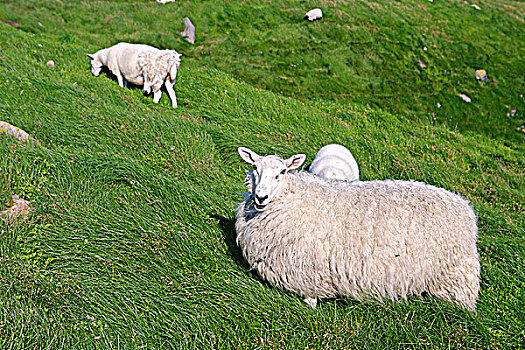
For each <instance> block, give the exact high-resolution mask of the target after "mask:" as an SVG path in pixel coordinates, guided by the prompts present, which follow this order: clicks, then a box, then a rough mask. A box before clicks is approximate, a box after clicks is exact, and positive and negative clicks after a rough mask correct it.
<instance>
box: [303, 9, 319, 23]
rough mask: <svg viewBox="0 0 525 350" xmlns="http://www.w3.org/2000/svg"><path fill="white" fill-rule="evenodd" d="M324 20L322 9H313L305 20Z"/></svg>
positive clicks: (306, 15)
mask: <svg viewBox="0 0 525 350" xmlns="http://www.w3.org/2000/svg"><path fill="white" fill-rule="evenodd" d="M321 18H323V11H321V9H313V10H310V11H308V12H306V13H305V15H304V19H307V20H309V21H310V22H312V21H315V20H318V19H321Z"/></svg>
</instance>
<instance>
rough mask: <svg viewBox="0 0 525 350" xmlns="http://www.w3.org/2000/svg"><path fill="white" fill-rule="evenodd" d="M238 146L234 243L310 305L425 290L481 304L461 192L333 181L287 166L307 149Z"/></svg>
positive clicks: (472, 219) (265, 274)
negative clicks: (239, 193) (240, 166)
mask: <svg viewBox="0 0 525 350" xmlns="http://www.w3.org/2000/svg"><path fill="white" fill-rule="evenodd" d="M238 152H239V155H240V156H241V158H242V159H244V160H245V161H246V162H248V163H249V164H251V165H252V166H253V170H252V171H251V172H249V176H250V182H251V183H250V184H249V185H248V188H249V189H250V193H249V194H248V195H247V196H246V197H245V199H244V201H243V202H242V203H241V204H240V205H239V207H238V209H237V214H236V222H235V229H236V232H237V239H236V242H237V245H238V246H239V248H240V250H241V252H242V254H243V256H244V258H245V259H246V261H247V263H248V264H249V265H250V267H251V269H252V270H254V271H256V272H257V274H258V275H259V276H260V277H261V278H262V279H264V280H266V281H268V282H269V283H270V284H272V285H275V286H277V287H279V288H281V289H284V290H286V291H290V292H293V293H295V294H297V295H299V296H301V297H303V298H305V301H306V302H307V303H308V304H309V305H311V306H312V307H315V306H316V304H317V301H318V300H322V299H327V298H339V297H350V298H355V299H365V298H376V299H379V300H384V299H389V300H392V301H394V300H399V299H404V300H406V299H407V298H408V297H409V296H413V295H421V294H422V293H428V294H430V295H433V296H435V297H439V298H443V299H445V300H448V301H451V302H455V303H457V304H459V305H461V306H464V307H466V308H468V309H469V310H472V311H475V309H476V300H477V296H478V293H479V279H480V264H479V257H478V251H477V247H476V237H477V230H478V229H477V224H476V221H477V218H476V215H475V214H474V211H473V209H472V207H471V206H470V205H469V202H468V201H466V200H465V199H463V198H462V197H461V196H459V195H457V194H454V193H452V192H449V191H447V190H445V189H442V188H438V187H435V186H431V185H428V184H425V183H422V182H415V181H403V180H383V181H381V180H374V181H355V182H347V181H327V180H325V179H322V178H320V177H318V176H315V175H313V174H310V173H308V172H305V171H299V172H295V173H294V172H291V171H290V170H292V169H297V168H298V167H299V166H301V165H302V163H303V162H304V160H305V158H306V157H305V155H304V154H296V155H294V156H292V157H290V158H288V159H283V158H282V157H280V156H277V155H269V156H264V157H263V156H259V155H258V154H257V153H255V152H253V151H252V150H250V149H248V148H245V147H239V149H238Z"/></svg>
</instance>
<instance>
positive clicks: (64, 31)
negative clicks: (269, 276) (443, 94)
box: [0, 1, 525, 349]
mask: <svg viewBox="0 0 525 350" xmlns="http://www.w3.org/2000/svg"><path fill="white" fill-rule="evenodd" d="M502 3H505V4H510V2H502ZM191 4H192V3H191V2H183V3H180V4H177V6H175V5H174V4H172V5H174V6H171V5H164V6H160V5H157V4H156V3H155V2H153V1H143V2H131V1H129V2H123V1H122V2H106V1H97V2H74V1H70V2H62V3H57V2H55V1H38V2H37V1H23V2H16V3H15V2H9V1H8V2H4V3H2V4H0V13H2V17H3V18H6V19H9V20H13V21H19V22H21V23H22V25H21V27H20V28H19V29H16V28H13V27H10V26H7V25H4V24H1V23H0V74H1V75H2V77H3V78H2V80H0V120H4V121H8V122H10V123H12V124H14V125H17V126H19V127H21V128H22V129H24V130H26V131H28V132H29V133H30V134H31V135H32V136H34V137H35V138H36V139H38V140H39V141H40V143H41V145H40V146H39V145H36V144H30V143H29V144H26V143H19V142H15V140H13V139H10V138H6V137H1V138H0V155H2V156H1V157H0V169H2V173H3V175H2V176H3V178H2V177H0V180H6V179H8V180H9V181H8V182H9V184H8V185H3V186H4V187H0V189H2V188H3V189H4V192H9V191H12V193H16V194H18V195H20V196H21V197H23V198H25V199H28V200H30V201H31V202H32V205H33V208H34V211H33V212H32V213H31V215H30V216H29V218H28V219H27V220H26V221H17V222H14V223H12V224H7V223H4V222H2V221H0V224H1V225H2V226H0V237H1V239H0V348H23V349H26V348H29V349H30V348H51V349H61V348H64V349H71V348H75V349H80V348H84V349H86V348H148V349H155V348H161V349H165V348H181V349H188V348H214V349H218V348H234V349H243V348H246V349H251V348H264V349H304V348H307V347H308V348H319V349H325V348H333V349H339V348H389V349H392V348H399V349H403V348H423V349H427V348H430V349H443V348H451V349H455V348H468V349H471V348H472V349H480V348H494V349H500V348H518V349H519V348H523V347H524V346H525V345H524V338H525V333H524V331H523V330H524V329H525V321H524V320H525V314H524V306H525V248H524V247H525V238H524V237H525V235H524V234H525V229H524V228H525V218H524V216H523V206H524V203H525V194H524V191H523V189H524V188H525V176H524V175H525V174H524V173H525V171H524V169H525V160H524V157H523V151H524V150H525V148H524V145H523V142H522V140H521V139H519V138H513V137H512V136H511V137H509V138H508V139H506V140H503V139H495V140H494V139H491V138H489V137H488V136H486V135H485V132H484V131H483V130H484V129H483V128H484V127H485V126H482V127H481V128H480V132H479V133H478V132H477V131H471V132H458V131H451V130H450V129H449V128H448V127H447V126H446V125H442V124H441V123H439V122H434V123H428V122H426V121H425V120H424V119H418V118H413V117H412V114H410V113H403V112H399V113H398V114H395V115H394V114H391V113H389V112H387V111H384V110H381V109H378V108H375V107H374V108H370V107H366V106H363V105H362V104H359V103H355V102H354V103H349V101H351V99H350V100H347V99H346V97H345V96H344V95H343V94H340V95H339V94H338V93H337V91H338V90H333V91H332V90H330V89H329V88H327V87H326V86H322V85H321V84H319V89H318V90H319V93H318V95H317V94H314V95H313V96H314V97H316V98H315V99H309V97H310V94H309V92H308V91H314V90H315V89H313V88H311V89H312V90H308V89H304V90H301V89H302V88H301V89H300V87H301V86H302V85H298V87H297V91H298V92H297V95H298V96H296V97H298V98H295V97H287V96H282V95H280V94H276V93H274V92H272V91H269V90H274V91H278V90H279V89H280V85H279V84H278V83H277V82H272V81H271V80H268V81H265V79H264V77H265V75H266V76H270V75H272V74H277V72H279V70H277V69H275V67H277V66H278V65H279V62H278V61H279V59H282V60H286V59H288V57H289V55H288V54H286V53H283V54H281V55H277V54H276V57H273V58H271V59H268V62H269V63H268V67H267V68H265V69H261V71H257V70H255V71H253V70H250V69H249V66H247V67H246V68H245V69H246V72H245V73H243V72H239V71H236V69H237V68H239V67H241V66H242V63H243V62H244V63H245V62H246V61H245V59H248V58H249V57H251V54H250V52H249V50H247V49H244V48H242V49H241V46H235V43H234V42H231V43H226V44H225V42H226V41H225V42H223V43H222V44H221V43H220V42H217V43H216V44H213V41H214V40H217V38H218V37H219V35H218V33H219V29H222V30H224V31H227V30H229V31H235V30H236V28H237V27H238V25H239V23H243V25H244V27H242V28H247V27H250V26H251V27H252V28H253V30H254V31H255V30H260V31H261V33H262V32H264V31H266V32H268V31H270V29H271V28H273V27H272V22H271V21H281V20H282V21H283V23H284V20H283V19H278V18H275V16H273V15H272V14H275V13H277V12H282V13H291V14H289V18H292V14H294V13H297V14H299V15H300V14H301V13H302V9H301V10H299V8H300V7H303V6H304V7H306V5H308V4H306V3H297V4H296V5H295V6H294V8H293V9H292V10H290V9H289V8H288V9H287V8H286V7H281V8H280V9H279V8H277V7H276V6H275V5H270V4H271V3H268V2H250V3H248V4H246V5H243V6H241V5H240V4H236V3H233V4H230V5H225V6H223V9H222V10H221V11H219V10H218V9H219V5H216V4H215V3H203V4H201V5H194V6H195V7H194V8H193V7H192V6H193V5H191ZM400 4H403V2H399V3H394V5H396V6H401V5H400ZM491 4H492V3H491V2H486V3H485V5H484V4H483V3H482V4H481V5H482V7H483V8H485V6H486V7H487V8H491V7H490V6H491ZM405 5H406V6H408V5H409V3H405ZM481 5H480V6H481ZM337 6H339V7H342V6H343V5H337ZM347 6H358V5H356V4H347ZM384 6H385V7H386V5H384ZM421 6H423V5H421ZM425 6H426V3H425ZM439 6H444V7H445V8H446V9H447V10H448V11H449V14H450V13H452V11H453V10H454V9H456V10H457V16H458V17H461V16H464V15H466V14H465V13H464V12H462V11H463V10H462V11H460V10H459V7H460V3H442V4H441V5H439ZM259 8H263V9H265V8H266V9H267V8H269V9H271V12H270V14H268V15H264V14H263V15H261V14H260V12H258V11H256V10H257V9H259ZM516 8H517V9H516V10H515V12H516V14H517V15H519V14H520V13H521V12H519V11H521V10H520V9H521V8H522V7H520V5H519V4H517V5H516ZM26 9H30V10H31V11H29V12H27V11H25V10H26ZM100 9H104V10H106V11H105V12H100ZM168 9H169V10H168ZM236 9H241V10H242V11H241V13H242V14H243V15H244V17H243V16H240V15H238V14H236V11H235V10H236ZM190 10H192V12H191V13H190ZM185 11H186V12H185ZM370 11H372V10H370ZM374 11H379V10H374ZM385 11H386V10H385ZM491 11H494V14H498V13H499V14H500V15H501V16H503V15H502V14H501V13H502V12H501V11H500V10H497V9H494V10H491ZM511 12H512V11H511ZM366 13H368V12H364V13H363V15H365V14H366ZM423 13H424V12H423ZM124 14H126V15H124ZM152 14H155V16H152ZM197 14H199V15H202V17H199V16H197ZM183 15H190V17H192V20H193V19H195V20H194V23H196V24H197V25H198V28H199V27H202V28H204V29H203V30H205V31H206V33H204V34H203V33H202V32H200V35H201V36H202V38H201V39H199V40H202V41H201V42H198V43H197V44H196V46H195V47H190V46H189V44H186V43H184V42H183V41H182V40H180V39H179V38H178V36H177V32H176V31H175V29H177V30H178V29H179V28H178V27H177V26H178V25H179V24H178V23H175V22H174V18H175V19H177V18H179V17H182V16H183ZM432 15H436V16H438V15H439V14H434V13H432ZM356 16H357V14H356ZM443 16H444V14H443ZM330 17H331V15H329V14H327V15H326V18H325V19H323V21H325V20H326V21H325V22H323V21H321V22H317V23H314V24H313V25H315V26H317V27H314V28H320V25H322V24H323V23H331V22H330V21H334V23H340V25H341V26H343V22H342V21H340V22H337V21H336V19H335V18H333V19H330ZM380 17H381V16H377V17H375V18H380ZM207 18H209V21H204V19H207ZM263 19H267V20H268V21H270V23H267V22H266V21H263ZM425 20H426V19H425ZM449 20H450V21H455V20H456V19H455V18H450V19H449ZM200 21H203V22H205V23H208V24H207V25H208V27H205V24H204V23H199V22H200ZM385 21H386V19H385ZM406 21H408V19H406ZM512 21H513V20H512V18H510V17H509V24H508V25H509V26H511V25H512V23H514V22H512ZM38 22H41V23H42V24H43V27H40V26H38ZM181 22H182V21H181ZM296 22H297V23H294V26H296V27H297V28H299V29H297V30H307V31H308V30H310V29H311V27H309V26H308V25H309V24H308V23H304V22H302V21H299V20H298V21H296ZM407 23H408V22H407ZM498 23H499V22H498ZM498 25H501V26H503V25H504V24H502V23H499V24H498ZM356 27H357V28H358V29H359V28H361V25H359V26H357V25H356ZM162 28H169V30H163V29H162ZM206 28H209V29H206ZM402 28H405V30H407V31H408V32H409V33H410V31H411V30H413V29H411V28H409V27H408V26H402ZM180 29H182V28H180ZM387 29H388V28H386V29H385V30H387ZM356 30H357V29H356ZM388 30H392V31H393V29H392V28H390V29H388ZM520 30H523V28H522V27H517V31H518V32H519V31H520ZM157 33H158V34H157ZM291 33H292V32H291V29H290V32H288V34H286V32H284V33H283V35H285V34H286V35H291ZM205 34H207V36H206V35H205ZM394 34H395V33H394V32H392V37H394ZM398 34H399V35H400V36H401V37H402V33H398ZM198 35H199V33H198ZM237 35H239V36H240V35H241V33H238V34H237ZM258 35H259V34H257V35H255V34H254V36H253V39H250V40H251V42H252V43H251V44H250V45H255V43H256V42H257V40H260V38H259V37H258ZM311 35H312V37H314V38H316V37H318V33H316V32H314V33H313V34H311ZM362 35H364V34H362ZM407 35H408V34H407ZM450 35H452V34H450ZM494 35H496V34H494ZM505 35H514V34H512V33H510V32H508V33H507V32H506V33H505ZM378 38H380V37H378V36H377V35H376V34H374V35H372V33H370V37H369V40H372V41H378V40H379V39H378ZM507 39H508V40H509V41H511V38H504V37H503V36H501V37H499V36H495V37H494V39H493V40H494V42H500V41H501V42H502V44H501V45H502V47H505V48H506V47H507V46H506V45H504V44H503V41H505V40H507ZM118 40H130V41H144V42H149V43H151V44H154V45H157V46H162V47H168V46H169V47H173V48H176V49H177V50H178V51H180V52H183V53H188V54H187V55H186V56H185V57H184V60H183V63H182V66H181V70H180V72H179V76H178V82H177V85H176V86H175V88H176V92H177V95H178V100H179V106H180V107H179V108H178V109H172V108H171V107H170V102H169V99H168V98H167V96H166V95H164V96H163V98H162V99H161V101H160V104H159V105H156V104H154V103H153V102H152V99H151V97H146V96H143V95H142V93H141V91H140V90H139V89H121V88H119V87H118V85H117V83H116V82H115V81H113V80H111V79H109V78H107V77H106V76H104V75H102V76H100V77H98V78H95V77H92V76H91V74H90V72H89V63H88V61H87V58H86V57H85V53H86V52H91V51H95V50H96V49H98V48H100V47H103V46H107V45H109V44H111V43H114V42H115V41H118ZM268 40H270V39H268ZM343 40H347V37H345V36H342V37H341V41H343ZM454 40H455V44H454V45H456V43H462V42H464V41H463V40H464V38H462V37H460V36H458V37H454ZM39 44H40V45H41V46H42V47H40V46H38V45H39ZM199 45H202V46H203V47H202V48H199ZM239 45H240V44H239ZM275 45H276V47H281V45H282V46H283V47H286V45H285V44H283V43H281V44H279V43H275ZM298 45H299V44H297V45H296V46H295V47H296V48H298V47H299V46H298ZM454 45H449V46H447V49H449V50H453V47H452V46H454ZM509 45H516V46H517V47H518V53H515V54H513V55H511V56H510V58H509V59H508V60H507V61H505V62H504V61H501V64H502V65H503V64H504V63H505V64H509V62H513V61H512V60H518V58H520V57H521V58H522V57H523V55H521V56H519V50H523V44H521V45H522V46H521V47H520V46H519V45H520V44H519V43H516V42H512V43H511V44H509ZM223 46H224V47H223ZM364 46H366V45H362V46H361V47H364ZM459 46H461V45H459ZM375 47H378V46H375ZM334 50H337V47H335V46H334ZM339 50H343V51H344V50H346V49H345V45H343V44H342V43H341V44H340V45H339ZM385 50H386V51H388V47H385ZM206 52H208V53H206ZM226 53H228V54H229V56H231V57H230V58H229V60H230V62H235V61H236V58H235V57H239V55H240V56H243V57H241V58H239V59H238V62H236V63H235V64H234V67H230V68H228V67H226V66H227V64H226V63H227V62H228V61H225V62H223V63H221V64H219V63H217V61H216V60H217V59H218V58H225V57H226V56H228V55H227V54H226ZM303 54H304V55H305V56H304V57H305V59H308V57H310V56H308V55H307V54H306V52H302V53H301V52H299V51H298V52H297V53H296V55H297V57H300V56H301V55H303ZM235 55H238V56H235ZM207 56H209V57H207ZM357 56H358V55H357V54H356V57H357ZM214 57H215V58H214ZM492 57H493V56H492V55H491V59H492ZM49 59H53V60H54V61H55V63H56V67H55V68H49V67H46V65H45V62H47V60H49ZM310 59H312V57H310ZM254 60H255V58H254ZM517 64H518V65H519V64H522V63H517ZM223 65H224V66H223ZM236 67H237V68H236ZM216 68H219V70H218V69H216ZM341 69H342V71H346V69H345V68H341ZM392 69H393V68H392ZM511 69H514V68H512V67H510V66H509V75H512V76H513V77H512V79H519V77H516V76H515V74H514V73H513V72H512V71H511ZM225 71H226V72H225ZM250 72H252V73H250ZM511 73H512V74H511ZM248 74H253V77H251V78H250V77H248V76H247V75H248ZM392 74H401V73H400V72H397V71H396V72H394V73H392ZM490 74H491V73H490V71H489V75H490ZM300 78H301V77H300V76H299V75H297V76H293V79H299V80H297V81H300ZM303 78H304V84H305V86H306V85H307V84H313V83H312V81H315V79H318V77H315V76H314V77H313V78H312V79H313V80H312V81H310V80H309V79H308V78H307V77H306V76H304V77H303ZM363 79H366V78H363ZM407 79H408V78H407ZM414 79H415V78H414ZM512 79H510V78H509V80H508V81H510V83H508V85H505V86H506V87H505V88H506V89H507V88H509V89H510V86H511V85H512V84H511V83H512V81H513V80H512ZM243 81H245V82H243ZM262 81H265V82H264V83H263V82H262ZM301 81H302V80H301ZM246 82H249V83H246ZM252 83H253V84H255V85H257V86H262V87H265V88H267V90H262V89H259V88H256V87H253V85H252ZM265 84H267V85H265ZM409 84H410V83H409V82H408V81H403V83H402V84H400V85H406V86H408V85H409ZM476 84H477V83H476ZM506 84H507V83H506ZM473 86H478V87H479V88H480V89H481V88H483V86H482V85H475V84H474V85H473ZM400 88H403V86H401V87H400ZM512 89H514V90H512V91H515V92H516V93H519V87H516V86H515V87H513V88H512ZM291 90H293V89H291ZM291 90H290V91H288V92H286V94H288V95H293V93H292V92H293V91H291ZM299 90H300V91H299ZM339 92H340V91H339ZM370 96H372V95H370ZM317 97H319V98H317ZM341 101H343V102H341ZM513 101H516V100H513ZM361 102H363V103H366V102H367V101H361ZM500 102H501V101H500ZM396 103H398V106H399V108H400V109H399V110H400V111H401V110H402V109H404V108H407V110H408V109H410V108H412V106H411V105H410V103H408V102H407V101H404V102H403V101H396ZM493 103H494V105H492V106H496V105H497V103H499V102H498V101H497V98H495V100H493ZM503 103H505V102H503ZM457 106H458V107H457V108H458V110H459V108H460V106H461V105H457ZM387 107H388V106H387ZM396 108H397V107H396ZM418 108H419V107H418ZM490 110H491V111H493V109H492V107H491V109H490ZM494 111H495V109H494ZM520 113H521V112H520ZM480 118H481V117H480ZM480 124H481V125H485V120H484V119H482V118H481V119H480ZM500 124H501V125H503V122H500ZM517 135H519V134H517ZM520 137H521V136H520ZM331 142H337V143H341V144H343V145H346V146H347V147H349V148H350V149H351V151H352V153H353V154H354V155H355V157H356V159H357V161H358V163H359V165H360V170H361V176H362V178H363V179H365V180H368V179H386V178H399V179H416V180H421V181H425V182H427V183H430V184H433V185H437V186H441V187H444V188H447V189H450V190H453V191H456V192H458V193H461V194H462V195H463V196H464V197H466V198H467V199H469V200H470V201H471V202H472V203H473V206H474V208H475V210H476V212H477V213H478V216H479V227H480V232H479V240H478V247H479V252H480V258H481V264H482V280H481V295H480V299H479V302H478V312H477V313H476V314H471V313H468V312H467V311H465V310H462V309H460V308H457V307H455V306H453V305H451V304H448V303H446V302H443V301H440V300H434V299H430V298H415V299H411V300H409V301H407V302H398V303H395V304H392V303H384V304H382V303H378V302H374V301H366V302H360V301H355V300H337V301H336V300H330V301H326V302H323V303H321V304H320V305H319V307H318V308H317V309H316V310H312V309H310V308H309V307H308V306H307V305H306V304H304V303H303V302H302V301H301V300H300V299H299V298H298V297H297V296H295V295H291V294H288V293H286V292H283V291H280V290H278V289H275V288H272V287H271V286H268V285H267V284H265V283H263V282H261V281H260V280H258V279H257V278H256V277H255V276H254V275H253V274H251V273H250V272H248V267H247V266H246V264H245V262H244V261H243V260H242V258H241V257H240V253H239V251H238V250H237V248H236V246H235V232H234V227H233V224H234V209H235V207H236V203H237V202H238V201H240V200H241V197H240V196H239V195H238V193H240V192H243V191H244V190H245V189H244V188H243V186H242V181H243V179H244V172H243V169H244V168H245V164H243V162H242V161H241V159H240V158H239V157H238V156H237V152H236V149H237V147H238V146H239V145H244V146H248V147H250V148H252V149H254V150H255V151H257V152H259V153H260V154H266V153H274V152H278V153H280V154H282V155H284V156H288V155H290V154H292V153H299V152H301V153H305V154H307V156H308V161H311V160H312V159H313V157H314V156H315V153H316V151H317V150H318V149H319V148H320V147H321V146H323V145H325V144H327V143H331ZM6 169H7V172H6V171H5V170H6ZM4 183H5V182H4ZM2 196H3V197H5V196H4V195H2ZM0 199H1V198H0Z"/></svg>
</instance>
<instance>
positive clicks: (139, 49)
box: [88, 43, 181, 108]
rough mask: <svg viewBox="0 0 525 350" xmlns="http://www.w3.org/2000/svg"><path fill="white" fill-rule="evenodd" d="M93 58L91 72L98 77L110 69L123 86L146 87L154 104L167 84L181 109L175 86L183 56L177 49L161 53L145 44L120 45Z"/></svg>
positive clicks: (92, 56) (173, 101)
mask: <svg viewBox="0 0 525 350" xmlns="http://www.w3.org/2000/svg"><path fill="white" fill-rule="evenodd" d="M88 56H89V58H90V59H91V73H93V75H94V76H96V77H97V76H98V75H99V74H100V71H101V70H102V67H104V66H106V67H108V69H109V70H110V71H111V73H113V74H114V75H115V76H116V77H117V80H118V84H119V86H120V87H125V86H127V83H128V82H130V83H132V84H134V85H139V86H143V89H144V92H145V93H150V92H153V102H155V103H158V102H159V100H160V97H161V96H162V91H161V87H162V85H164V86H165V87H166V91H167V92H168V95H169V96H170V99H171V104H172V106H173V108H177V96H176V95H175V90H174V89H173V85H175V78H176V77H177V70H178V69H179V65H180V56H181V54H179V53H177V52H176V51H175V50H159V49H157V48H154V47H152V46H148V45H142V44H128V43H118V44H116V45H114V46H112V47H109V48H106V49H102V50H99V51H97V52H96V53H94V54H88Z"/></svg>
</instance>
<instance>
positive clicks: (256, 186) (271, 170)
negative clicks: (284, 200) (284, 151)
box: [238, 147, 306, 211]
mask: <svg viewBox="0 0 525 350" xmlns="http://www.w3.org/2000/svg"><path fill="white" fill-rule="evenodd" d="M238 151H239V155H240V156H241V158H242V159H244V160H245V161H246V162H247V163H249V164H251V165H252V166H253V171H251V172H250V173H249V176H250V177H251V186H249V187H251V193H250V195H251V197H252V199H253V201H254V205H255V209H256V210H258V211H263V210H265V209H266V207H267V205H268V204H269V203H270V202H271V201H272V199H274V198H275V197H276V196H277V195H278V194H279V191H280V190H281V188H282V186H283V183H284V175H285V174H286V173H287V172H288V171H290V170H292V169H297V168H298V167H300V166H301V165H302V164H303V163H304V161H305V160H306V156H305V155H304V154H296V155H294V156H291V157H290V158H288V159H283V158H281V157H280V156H278V155H269V156H264V157H261V156H260V155H258V154H257V153H255V152H254V151H252V150H250V149H249V148H246V147H239V149H238Z"/></svg>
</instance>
